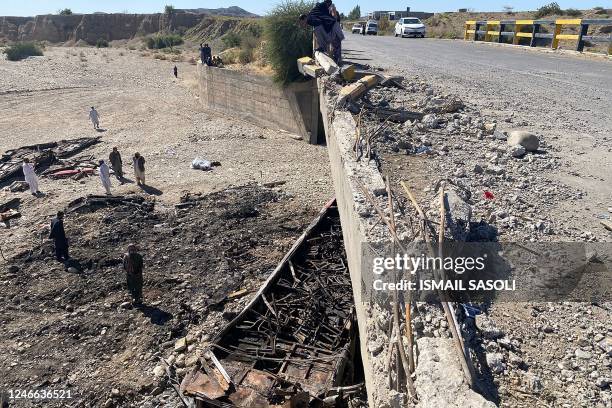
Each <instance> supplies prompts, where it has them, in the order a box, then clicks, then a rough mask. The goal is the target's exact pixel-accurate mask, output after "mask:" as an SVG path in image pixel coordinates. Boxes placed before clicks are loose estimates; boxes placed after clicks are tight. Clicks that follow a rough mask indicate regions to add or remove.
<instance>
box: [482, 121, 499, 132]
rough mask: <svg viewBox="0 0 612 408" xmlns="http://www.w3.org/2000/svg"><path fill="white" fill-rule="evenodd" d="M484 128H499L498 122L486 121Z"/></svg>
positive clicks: (489, 129) (490, 130) (492, 129)
mask: <svg viewBox="0 0 612 408" xmlns="http://www.w3.org/2000/svg"><path fill="white" fill-rule="evenodd" d="M484 128H485V130H486V131H487V132H493V131H494V130H495V128H497V123H485V124H484Z"/></svg>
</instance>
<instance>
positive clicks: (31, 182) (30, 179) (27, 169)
mask: <svg viewBox="0 0 612 408" xmlns="http://www.w3.org/2000/svg"><path fill="white" fill-rule="evenodd" d="M21 169H22V170H23V175H24V177H25V181H26V183H28V186H30V193H32V195H33V196H36V197H38V176H37V175H36V172H35V171H34V166H32V163H30V159H28V158H27V157H26V158H25V159H23V164H22V165H21Z"/></svg>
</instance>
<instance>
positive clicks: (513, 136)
mask: <svg viewBox="0 0 612 408" xmlns="http://www.w3.org/2000/svg"><path fill="white" fill-rule="evenodd" d="M506 143H508V146H516V145H521V146H523V147H524V148H525V150H527V151H528V152H535V151H536V150H538V147H540V140H539V139H538V137H537V136H536V135H535V134H533V133H531V132H528V131H526V130H514V131H512V132H510V133H508V139H507V140H506Z"/></svg>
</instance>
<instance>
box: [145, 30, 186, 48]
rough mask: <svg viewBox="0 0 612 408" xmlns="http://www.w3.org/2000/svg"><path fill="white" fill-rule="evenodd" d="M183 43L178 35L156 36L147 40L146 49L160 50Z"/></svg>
mask: <svg viewBox="0 0 612 408" xmlns="http://www.w3.org/2000/svg"><path fill="white" fill-rule="evenodd" d="M182 43H183V37H181V36H180V35H178V34H157V35H154V36H152V37H148V38H147V48H149V49H155V50H161V49H163V48H171V47H174V46H176V45H181V44H182Z"/></svg>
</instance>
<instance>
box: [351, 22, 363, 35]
mask: <svg viewBox="0 0 612 408" xmlns="http://www.w3.org/2000/svg"><path fill="white" fill-rule="evenodd" d="M362 31H363V25H362V24H361V23H355V24H353V28H352V29H351V32H352V33H353V34H361V32H362Z"/></svg>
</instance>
